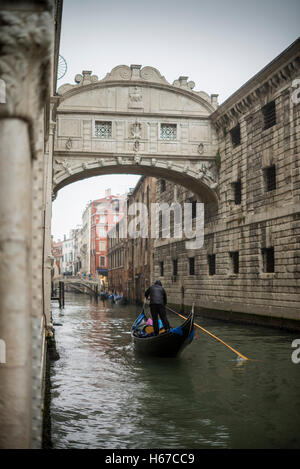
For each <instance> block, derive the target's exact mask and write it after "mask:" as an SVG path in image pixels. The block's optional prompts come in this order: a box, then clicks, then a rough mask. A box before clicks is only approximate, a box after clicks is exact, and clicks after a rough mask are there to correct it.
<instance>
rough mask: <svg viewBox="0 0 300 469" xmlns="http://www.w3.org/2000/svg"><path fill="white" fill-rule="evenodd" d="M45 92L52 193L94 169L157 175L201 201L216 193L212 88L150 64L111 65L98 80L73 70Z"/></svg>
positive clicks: (213, 198) (212, 198)
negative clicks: (53, 91)
mask: <svg viewBox="0 0 300 469" xmlns="http://www.w3.org/2000/svg"><path fill="white" fill-rule="evenodd" d="M75 83H76V84H73V85H72V84H64V85H62V86H61V87H60V88H59V89H58V96H55V97H53V98H52V99H53V103H54V111H53V113H54V114H53V117H54V119H56V121H57V131H56V136H55V141H54V155H53V193H54V196H55V193H56V192H57V191H58V190H59V189H60V188H62V187H64V186H65V185H67V184H70V183H72V182H74V181H77V180H80V179H85V178H88V177H91V176H96V175H101V174H113V173H124V174H130V173H131V174H141V175H147V176H153V177H162V178H166V179H169V180H171V181H173V182H174V183H177V184H181V185H183V186H186V187H188V188H189V189H190V190H192V191H193V192H194V193H195V194H197V195H198V196H199V197H200V198H201V200H202V201H203V202H211V203H215V202H216V201H217V200H218V197H217V185H218V179H217V177H218V176H217V167H216V154H217V148H218V145H217V137H216V134H215V130H214V128H213V125H212V123H211V120H210V115H211V114H212V113H213V112H214V111H215V109H216V108H217V95H211V96H209V95H208V94H207V93H205V92H204V91H194V90H193V88H194V86H195V83H194V82H192V81H188V78H187V77H184V76H181V77H179V79H178V80H175V81H174V82H173V84H172V85H171V84H170V83H168V82H167V80H166V79H165V78H164V77H163V76H162V75H161V74H160V72H159V71H158V70H156V69H155V68H153V67H148V66H147V67H143V68H142V67H141V65H131V66H130V67H128V66H125V65H120V66H117V67H115V68H114V69H113V70H112V71H111V72H110V73H108V74H107V75H106V76H105V77H104V78H103V79H101V80H99V79H98V77H97V76H96V75H93V74H92V72H91V71H83V72H82V74H80V75H76V76H75Z"/></svg>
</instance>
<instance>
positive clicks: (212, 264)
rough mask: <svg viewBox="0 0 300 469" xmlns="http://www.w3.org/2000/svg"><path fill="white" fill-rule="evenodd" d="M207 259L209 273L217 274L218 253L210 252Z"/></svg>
mask: <svg viewBox="0 0 300 469" xmlns="http://www.w3.org/2000/svg"><path fill="white" fill-rule="evenodd" d="M207 261H208V273H209V275H215V273H216V255H215V254H209V255H208V256H207Z"/></svg>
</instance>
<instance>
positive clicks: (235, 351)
mask: <svg viewBox="0 0 300 469" xmlns="http://www.w3.org/2000/svg"><path fill="white" fill-rule="evenodd" d="M166 308H167V309H168V310H169V311H171V312H172V313H175V314H177V316H180V317H181V318H183V319H187V318H186V317H185V316H182V314H179V313H177V312H176V311H174V310H173V309H171V308H169V307H168V306H166ZM194 325H195V326H197V327H198V328H199V329H201V331H203V332H206V334H208V335H210V336H211V337H213V338H214V339H216V340H218V341H219V342H221V343H222V344H224V345H225V346H226V347H228V348H229V349H230V350H232V352H234V353H236V354H237V355H238V356H239V357H240V358H242V359H243V360H249V358H247V357H245V355H242V354H241V353H240V352H238V351H237V350H235V349H234V348H233V347H231V346H230V345H228V344H226V342H224V340H222V339H220V338H219V337H217V336H216V335H214V334H212V333H211V332H209V331H207V330H206V329H204V327H202V326H199V324H197V323H196V322H194Z"/></svg>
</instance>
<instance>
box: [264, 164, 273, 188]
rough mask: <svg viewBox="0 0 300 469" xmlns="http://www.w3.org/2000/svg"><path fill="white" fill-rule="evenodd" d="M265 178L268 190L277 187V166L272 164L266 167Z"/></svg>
mask: <svg viewBox="0 0 300 469" xmlns="http://www.w3.org/2000/svg"><path fill="white" fill-rule="evenodd" d="M264 179H265V188H266V191H267V192H269V191H273V190H275V189H276V166H275V165H272V166H269V167H268V168H265V169H264Z"/></svg>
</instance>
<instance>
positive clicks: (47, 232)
mask: <svg viewBox="0 0 300 469" xmlns="http://www.w3.org/2000/svg"><path fill="white" fill-rule="evenodd" d="M54 134H55V124H54V123H50V129H49V141H48V148H47V151H46V153H45V217H44V220H45V227H44V295H45V301H44V305H45V316H46V321H47V324H46V326H49V324H50V322H51V318H50V304H51V268H52V263H51V259H52V255H51V216H52V171H53V145H54Z"/></svg>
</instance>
